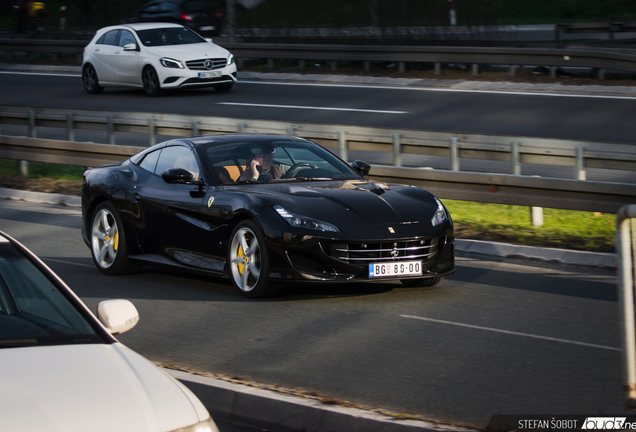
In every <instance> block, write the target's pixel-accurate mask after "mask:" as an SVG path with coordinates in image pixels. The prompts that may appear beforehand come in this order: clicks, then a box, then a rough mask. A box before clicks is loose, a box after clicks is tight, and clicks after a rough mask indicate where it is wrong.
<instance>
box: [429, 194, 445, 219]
mask: <svg viewBox="0 0 636 432" xmlns="http://www.w3.org/2000/svg"><path fill="white" fill-rule="evenodd" d="M434 198H435V202H436V203H437V210H436V211H435V215H433V219H431V224H432V225H433V226H437V225H440V224H442V223H444V222H445V221H446V219H447V218H448V214H447V213H446V209H445V208H444V205H443V204H442V202H441V201H440V200H438V199H437V197H434Z"/></svg>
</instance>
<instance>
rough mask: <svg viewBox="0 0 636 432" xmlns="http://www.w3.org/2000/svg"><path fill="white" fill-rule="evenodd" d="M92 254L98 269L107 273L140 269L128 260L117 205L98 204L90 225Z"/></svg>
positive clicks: (108, 203)
mask: <svg viewBox="0 0 636 432" xmlns="http://www.w3.org/2000/svg"><path fill="white" fill-rule="evenodd" d="M90 238H91V255H92V256H93V262H94V263H95V266H96V267H97V269H98V270H99V271H100V272H102V273H104V274H107V275H121V274H128V273H133V272H135V271H137V270H138V269H139V266H138V265H136V264H131V263H130V261H128V251H127V249H126V236H125V234H124V230H123V226H122V223H121V219H120V217H119V214H118V213H117V210H116V209H115V206H114V204H113V203H112V202H110V201H105V202H103V203H101V204H99V205H98V206H97V208H96V209H95V213H93V217H92V218H91V225H90Z"/></svg>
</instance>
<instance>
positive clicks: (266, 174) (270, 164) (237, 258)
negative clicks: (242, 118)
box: [82, 134, 455, 298]
mask: <svg viewBox="0 0 636 432" xmlns="http://www.w3.org/2000/svg"><path fill="white" fill-rule="evenodd" d="M369 169H370V166H369V165H368V164H366V163H364V162H361V161H354V162H353V163H352V164H351V165H348V164H347V163H345V162H344V161H342V160H341V159H339V158H338V157H336V156H335V155H333V154H332V153H331V152H329V151H328V150H326V149H324V148H323V147H321V146H319V145H318V144H316V143H314V142H311V141H308V140H305V139H302V138H295V137H287V136H280V135H241V134H236V135H216V136H204V137H197V138H189V139H175V140H171V141H167V142H163V143H160V144H157V145H155V146H153V147H150V148H148V149H146V150H144V151H142V152H141V153H138V154H136V155H135V156H133V157H131V158H130V159H127V160H125V161H124V162H121V163H118V164H113V165H107V166H104V167H100V168H94V169H90V170H87V171H86V172H85V174H84V184H83V190H82V217H83V230H82V235H83V237H84V241H85V242H86V244H87V245H88V247H89V248H90V249H91V251H92V255H93V260H94V262H95V265H96V266H97V268H98V269H99V270H100V271H101V272H103V273H105V274H109V275H114V274H124V273H130V272H133V271H135V270H136V269H138V267H139V266H140V265H144V264H148V265H160V266H162V265H170V266H174V267H178V268H180V269H187V270H193V271H196V272H200V273H201V272H203V273H206V274H211V275H215V276H223V277H229V278H230V279H231V280H232V283H233V284H234V286H235V287H236V288H237V289H238V290H239V292H240V293H241V294H242V295H244V296H246V297H252V298H255V297H265V296H269V295H273V294H275V293H276V292H277V290H278V287H279V286H280V285H281V283H284V282H299V281H306V282H310V281H313V282H322V283H343V282H369V281H376V280H386V279H398V280H400V281H401V282H402V283H403V284H404V285H406V286H431V285H434V284H437V283H439V282H440V281H441V280H442V278H443V277H445V276H449V275H451V274H453V273H454V272H455V258H454V244H455V234H454V228H453V221H452V220H451V217H450V215H449V214H448V211H447V210H446V208H445V207H444V205H443V204H442V203H441V202H440V201H439V200H438V199H437V198H436V197H435V196H433V195H432V194H431V193H430V192H428V191H426V190H424V189H422V188H419V187H413V186H407V185H394V184H390V185H389V184H385V183H381V182H376V181H371V180H367V179H365V177H364V176H365V175H367V174H368V173H369Z"/></svg>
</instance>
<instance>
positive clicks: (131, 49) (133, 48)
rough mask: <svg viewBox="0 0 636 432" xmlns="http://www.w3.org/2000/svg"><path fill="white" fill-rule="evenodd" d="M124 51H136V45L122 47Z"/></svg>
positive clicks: (130, 44)
mask: <svg viewBox="0 0 636 432" xmlns="http://www.w3.org/2000/svg"><path fill="white" fill-rule="evenodd" d="M124 51H137V44H135V43H129V44H126V45H124Z"/></svg>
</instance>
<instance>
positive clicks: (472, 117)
mask: <svg viewBox="0 0 636 432" xmlns="http://www.w3.org/2000/svg"><path fill="white" fill-rule="evenodd" d="M579 96H580V95H562V96H547V95H528V94H523V93H520V94H502V93H497V92H492V93H489V92H486V93H483V92H471V91H460V92H458V91H451V92H449V91H444V89H441V90H440V89H437V90H431V89H422V88H413V87H407V86H405V87H369V86H366V87H364V86H349V87H346V86H342V85H337V84H333V85H325V84H321V85H314V84H310V83H294V82H283V83H281V82H278V83H274V82H256V81H254V82H239V83H238V84H236V85H235V87H234V88H233V89H232V91H231V92H229V93H222V94H221V93H216V92H215V91H214V90H211V89H209V90H205V89H204V90H197V91H181V92H174V93H168V94H167V95H166V96H164V97H161V98H149V97H146V96H145V95H144V94H143V92H142V91H138V90H129V89H113V88H107V89H106V90H105V91H104V93H103V94H100V95H89V94H87V93H86V92H85V91H84V89H83V87H82V85H81V81H80V78H79V77H78V76H58V75H48V74H45V75H33V74H8V73H0V105H19V106H30V107H49V108H69V109H88V110H101V111H115V112H116V111H127V112H153V113H177V114H183V115H201V116H223V117H231V118H241V119H264V120H276V121H289V122H301V123H323V124H334V125H335V124H343V125H361V126H377V127H384V128H400V129H402V128H403V129H421V130H429V131H445V132H457V133H483V134H498V135H507V136H530V137H541V138H562V139H572V140H586V141H601V142H617V143H630V144H631V143H633V142H634V141H633V137H634V135H635V133H636V124H635V123H634V122H633V121H632V118H633V116H634V114H636V98H632V99H629V98H627V99H616V98H606V97H598V96H589V97H579ZM2 133H3V134H7V135H26V134H27V132H26V127H24V126H12V125H2ZM37 136H38V137H40V138H49V139H65V131H64V130H63V129H51V128H42V127H39V128H38V131H37ZM75 137H76V138H75V139H76V140H78V141H93V142H105V139H106V137H105V134H104V133H103V132H94V131H84V130H78V131H76V132H75ZM169 138H170V137H158V141H161V140H165V139H169ZM116 139H117V143H118V144H124V145H138V146H145V145H147V139H146V138H145V137H144V136H142V135H139V134H124V133H118V134H117V137H116ZM349 158H350V160H353V159H354V158H357V159H362V160H365V161H367V162H369V163H376V164H382V163H390V158H391V154H389V153H377V152H376V153H373V152H360V151H358V152H355V151H350V152H349ZM403 164H404V166H418V167H432V168H435V169H450V161H449V158H447V157H429V156H416V155H404V157H403ZM461 169H462V170H463V171H474V172H495V173H510V172H511V165H510V163H508V162H494V161H482V160H476V159H462V160H461ZM521 172H522V174H524V175H538V176H543V177H561V178H574V177H575V172H574V167H554V166H542V165H534V164H522V166H521ZM587 179H588V180H594V181H614V182H627V183H634V182H636V173H635V172H630V171H611V170H599V169H591V168H588V169H587Z"/></svg>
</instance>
